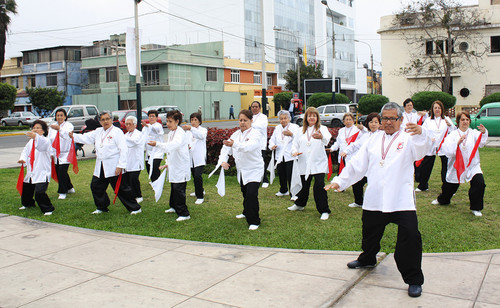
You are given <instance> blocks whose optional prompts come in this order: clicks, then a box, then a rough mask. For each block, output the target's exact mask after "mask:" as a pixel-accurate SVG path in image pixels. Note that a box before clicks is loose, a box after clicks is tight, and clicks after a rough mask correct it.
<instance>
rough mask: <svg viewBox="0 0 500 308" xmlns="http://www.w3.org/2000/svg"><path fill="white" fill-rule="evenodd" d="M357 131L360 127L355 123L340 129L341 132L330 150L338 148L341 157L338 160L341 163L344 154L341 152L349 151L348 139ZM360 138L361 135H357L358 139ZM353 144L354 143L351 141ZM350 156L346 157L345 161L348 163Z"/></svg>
mask: <svg viewBox="0 0 500 308" xmlns="http://www.w3.org/2000/svg"><path fill="white" fill-rule="evenodd" d="M357 132H359V129H358V128H357V127H356V126H355V125H353V126H351V127H349V128H347V127H342V128H341V129H339V133H338V135H337V140H335V143H334V144H332V146H331V147H330V151H332V152H333V151H336V150H339V157H338V161H339V163H340V160H341V158H342V156H340V153H342V152H344V153H348V152H349V151H348V147H349V146H350V145H348V144H347V139H348V138H349V137H351V136H353V135H354V134H356V133H357ZM358 138H359V135H358V137H356V139H358ZM351 144H352V143H351ZM349 159H351V158H350V156H349V155H348V156H346V157H345V162H346V163H347V162H348V161H349Z"/></svg>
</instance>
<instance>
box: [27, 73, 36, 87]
mask: <svg viewBox="0 0 500 308" xmlns="http://www.w3.org/2000/svg"><path fill="white" fill-rule="evenodd" d="M27 80H28V87H30V88H34V87H36V78H35V76H34V75H32V76H28V78H27Z"/></svg>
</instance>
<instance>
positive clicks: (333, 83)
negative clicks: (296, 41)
mask: <svg viewBox="0 0 500 308" xmlns="http://www.w3.org/2000/svg"><path fill="white" fill-rule="evenodd" d="M321 4H323V5H326V7H327V8H328V11H329V12H330V16H331V17H332V104H335V22H334V20H333V11H332V10H331V9H330V7H329V6H328V1H327V0H321ZM339 90H340V89H339Z"/></svg>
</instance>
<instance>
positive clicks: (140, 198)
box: [135, 197, 144, 203]
mask: <svg viewBox="0 0 500 308" xmlns="http://www.w3.org/2000/svg"><path fill="white" fill-rule="evenodd" d="M135 201H137V203H141V202H142V201H144V199H143V198H142V197H138V198H135Z"/></svg>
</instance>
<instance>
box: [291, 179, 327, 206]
mask: <svg viewBox="0 0 500 308" xmlns="http://www.w3.org/2000/svg"><path fill="white" fill-rule="evenodd" d="M313 178H314V186H313V194H314V201H315V202H316V209H317V210H318V212H320V213H321V214H323V213H328V214H330V213H331V211H330V208H329V207H328V195H327V193H326V190H325V189H324V187H325V174H324V173H318V174H310V175H309V178H308V179H307V181H306V177H305V176H304V175H301V176H300V179H301V181H302V189H301V190H300V191H299V193H298V194H297V200H296V201H295V204H296V205H297V206H306V205H307V200H308V199H309V188H310V187H311V181H312V179H313Z"/></svg>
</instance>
